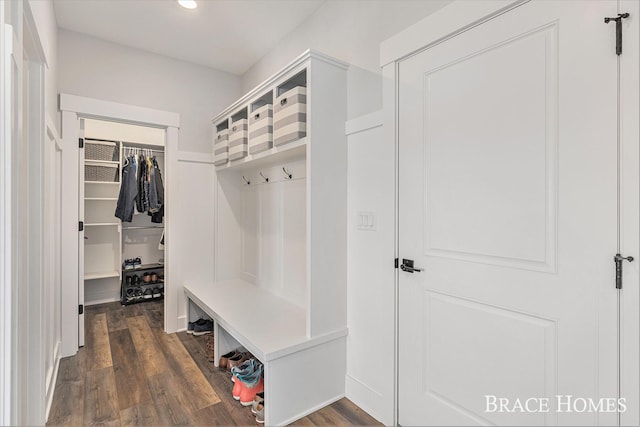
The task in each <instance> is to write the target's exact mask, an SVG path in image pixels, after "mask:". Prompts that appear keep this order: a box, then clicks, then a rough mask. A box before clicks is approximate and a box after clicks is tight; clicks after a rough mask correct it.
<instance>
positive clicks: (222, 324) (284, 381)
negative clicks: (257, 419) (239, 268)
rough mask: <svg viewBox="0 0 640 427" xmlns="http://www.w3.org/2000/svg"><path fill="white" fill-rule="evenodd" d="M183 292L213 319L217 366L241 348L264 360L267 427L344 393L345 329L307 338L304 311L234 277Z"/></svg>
mask: <svg viewBox="0 0 640 427" xmlns="http://www.w3.org/2000/svg"><path fill="white" fill-rule="evenodd" d="M184 290H185V294H186V296H187V298H188V300H189V301H190V302H191V303H193V304H195V305H196V306H197V307H199V308H200V310H202V311H203V312H205V313H206V314H207V315H209V316H210V317H211V318H212V319H213V321H214V342H215V350H214V353H215V356H214V357H215V364H216V366H217V365H218V360H219V358H220V355H222V354H225V353H228V352H229V351H231V350H234V349H237V348H242V347H244V348H245V349H246V350H247V351H249V352H251V353H252V354H253V355H254V356H255V357H256V358H257V359H258V360H260V361H261V362H262V363H263V364H264V367H265V400H266V405H265V420H266V423H267V425H286V424H289V423H291V422H293V421H295V420H297V419H299V418H302V417H304V416H305V415H307V414H309V413H311V412H314V411H316V410H318V409H320V408H322V407H324V406H326V405H328V404H330V403H332V402H334V401H336V400H338V399H340V398H342V397H344V381H345V370H344V367H345V361H344V360H341V359H342V358H345V357H346V335H347V330H346V329H344V330H341V331H337V332H334V333H331V334H326V335H321V336H318V337H314V338H312V339H310V338H308V337H307V335H306V326H305V325H306V314H305V312H304V310H303V309H301V308H300V307H298V306H296V305H295V304H292V303H290V302H288V301H286V300H284V299H282V298H279V297H277V296H275V295H274V294H272V293H270V292H268V291H265V290H263V289H261V288H259V287H257V286H255V285H253V284H251V283H248V282H245V281H242V280H238V279H232V280H226V281H221V282H216V283H195V282H192V283H189V284H185V286H184ZM192 320H193V319H192ZM340 385H341V386H340Z"/></svg>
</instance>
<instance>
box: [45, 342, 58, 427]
mask: <svg viewBox="0 0 640 427" xmlns="http://www.w3.org/2000/svg"><path fill="white" fill-rule="evenodd" d="M61 345H62V342H61V341H58V343H57V344H56V348H55V350H54V355H55V356H54V363H53V373H52V375H51V377H50V379H49V383H48V384H46V385H45V390H46V392H45V396H46V399H47V401H46V409H45V415H44V419H45V420H49V412H50V411H51V405H52V404H53V394H54V393H55V391H56V382H57V381H58V370H59V369H60V360H61V359H62V357H61V353H60V347H61Z"/></svg>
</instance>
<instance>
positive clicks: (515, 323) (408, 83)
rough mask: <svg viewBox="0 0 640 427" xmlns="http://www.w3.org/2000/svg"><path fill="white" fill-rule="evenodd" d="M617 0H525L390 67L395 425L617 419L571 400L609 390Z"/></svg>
mask: <svg viewBox="0 0 640 427" xmlns="http://www.w3.org/2000/svg"><path fill="white" fill-rule="evenodd" d="M616 13H617V10H616V3H615V2H609V1H592V2H573V1H553V2H549V1H533V2H529V3H525V4H523V5H521V6H519V7H517V8H515V9H513V10H511V11H509V12H507V13H504V14H502V15H500V16H497V17H496V18H494V19H491V20H490V21H488V22H486V23H484V24H482V25H479V26H477V27H474V28H472V29H470V30H468V31H466V32H463V33H461V34H459V35H457V36H455V37H453V38H451V39H449V40H447V41H445V42H443V43H440V44H438V45H436V46H434V47H432V48H430V49H427V50H425V51H423V52H422V53H419V54H417V55H415V56H412V57H411V58H409V59H407V60H404V61H402V62H401V63H400V68H399V76H400V77H399V104H398V105H399V129H398V130H399V153H400V154H399V155H400V158H399V162H400V169H399V227H400V235H399V253H400V257H401V262H402V258H406V259H410V260H413V261H415V267H418V268H421V269H424V270H423V271H419V272H411V271H410V269H409V267H408V266H407V267H405V271H401V272H400V273H399V274H400V276H399V277H400V279H399V292H400V303H399V322H400V325H399V342H400V350H399V369H400V374H399V375H400V377H399V422H400V424H401V425H614V424H616V423H617V415H618V414H617V413H616V412H606V411H604V412H603V411H599V412H597V411H589V410H584V408H583V406H582V404H583V402H584V401H577V400H576V399H578V398H579V399H592V401H593V402H594V404H596V405H597V404H598V402H599V399H600V398H611V399H614V400H615V399H617V398H618V390H617V377H618V373H617V363H618V359H617V345H616V336H617V308H616V304H617V296H618V292H617V290H616V289H615V283H614V276H613V274H614V270H613V255H614V254H615V252H616V237H617V230H616V225H617V216H616V215H617V214H616V203H617V198H616V194H617V177H616V173H617V169H616V160H617V159H616V138H615V135H616V124H617V119H616V90H615V89H616V85H615V82H616V55H615V53H614V46H615V41H614V34H615V33H614V30H613V28H610V27H607V26H605V25H604V23H603V17H605V16H616ZM569 395H571V396H573V398H571V397H567V396H569ZM492 396H495V398H504V399H508V401H509V402H510V405H511V406H509V407H510V408H513V407H514V404H515V402H516V399H520V401H522V402H524V401H526V399H529V398H534V399H549V403H548V410H547V411H545V410H543V409H544V408H541V407H540V406H539V405H538V406H536V405H537V403H536V405H534V406H532V408H533V409H539V410H538V411H536V412H526V411H525V412H521V411H518V410H516V411H515V412H506V411H497V410H494V409H497V408H496V406H494V405H492V402H493V403H495V401H494V400H492V399H494V398H493V397H492ZM557 396H564V398H562V399H563V400H561V401H560V403H561V404H562V403H563V402H564V405H558V402H559V401H558V400H557V399H558V398H557ZM571 399H573V402H577V405H578V406H572V405H571V404H570V403H567V402H569V400H571ZM536 402H538V400H536ZM614 406H615V407H616V409H617V404H615V405H614Z"/></svg>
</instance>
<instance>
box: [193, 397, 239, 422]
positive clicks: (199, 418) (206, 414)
mask: <svg viewBox="0 0 640 427" xmlns="http://www.w3.org/2000/svg"><path fill="white" fill-rule="evenodd" d="M193 424H194V425H197V426H230V425H234V424H235V421H234V420H233V418H232V417H231V415H230V414H229V412H228V411H227V409H226V407H225V405H223V404H220V403H217V404H215V405H210V406H207V407H206V408H203V409H200V410H199V411H196V412H195V413H194V414H193Z"/></svg>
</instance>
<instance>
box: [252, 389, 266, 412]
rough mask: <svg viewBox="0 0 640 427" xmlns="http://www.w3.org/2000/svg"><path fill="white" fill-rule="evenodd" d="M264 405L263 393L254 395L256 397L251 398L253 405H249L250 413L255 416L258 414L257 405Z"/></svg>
mask: <svg viewBox="0 0 640 427" xmlns="http://www.w3.org/2000/svg"><path fill="white" fill-rule="evenodd" d="M261 404H262V405H264V391H263V392H260V393H256V397H254V398H253V404H252V405H251V413H252V414H253V415H256V414H257V413H258V405H261Z"/></svg>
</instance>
